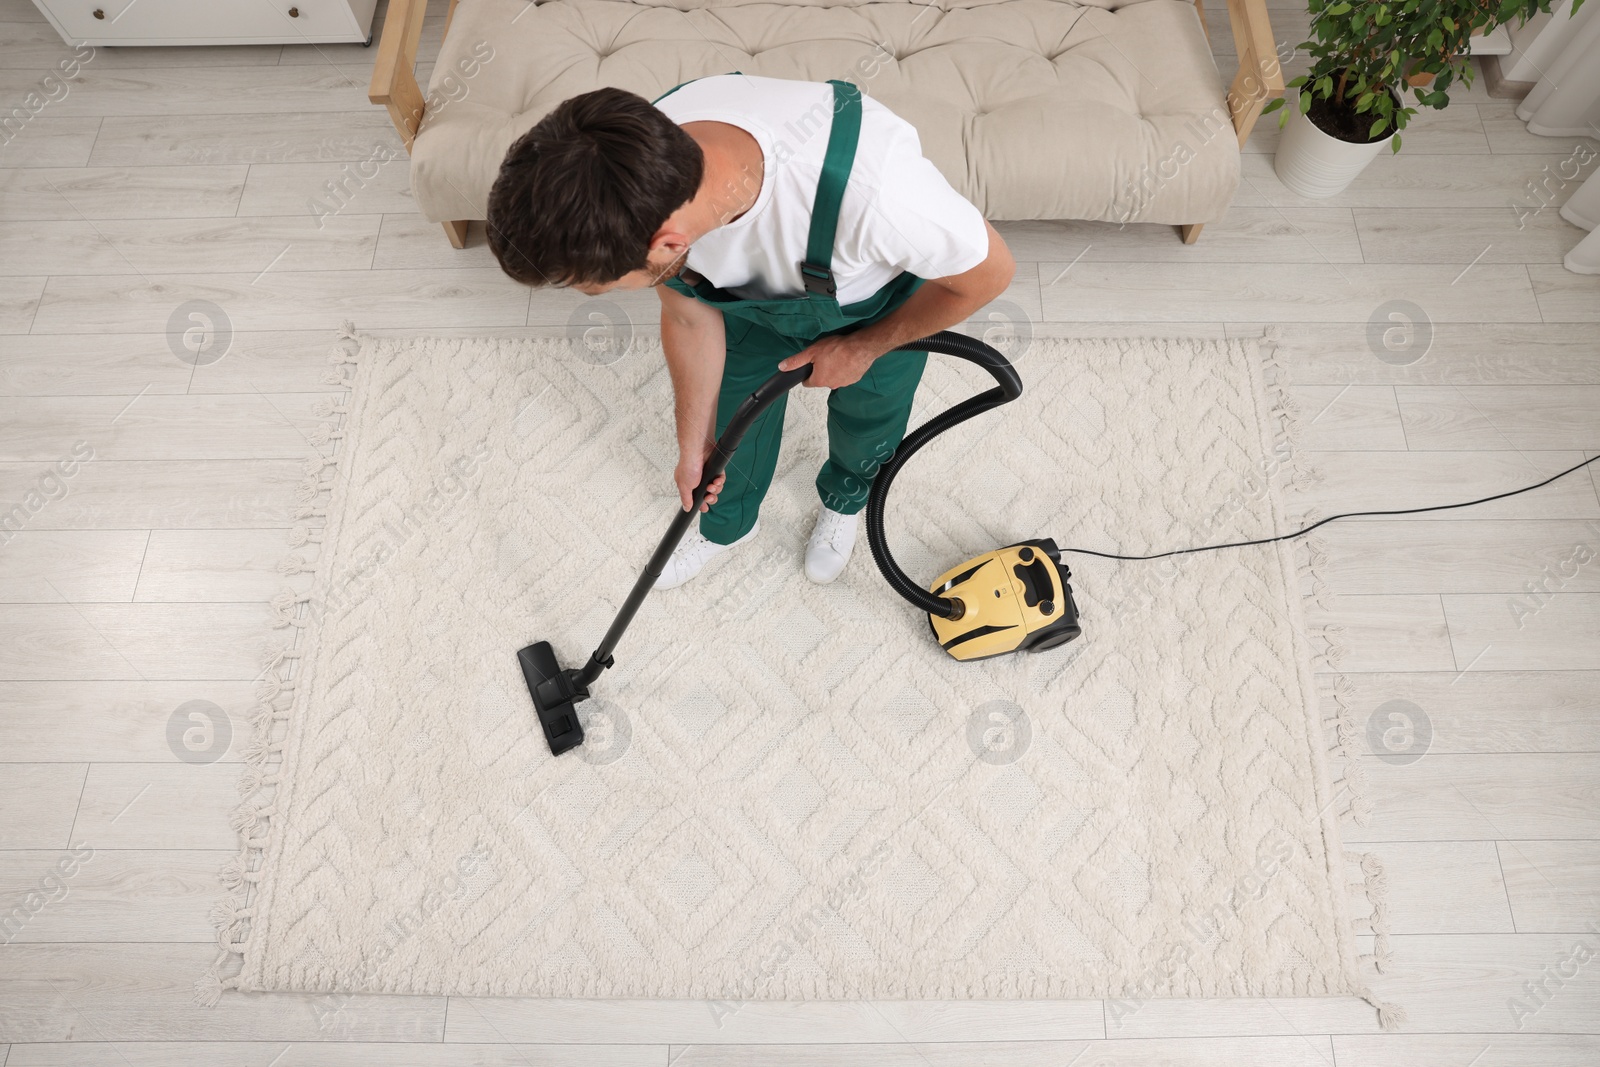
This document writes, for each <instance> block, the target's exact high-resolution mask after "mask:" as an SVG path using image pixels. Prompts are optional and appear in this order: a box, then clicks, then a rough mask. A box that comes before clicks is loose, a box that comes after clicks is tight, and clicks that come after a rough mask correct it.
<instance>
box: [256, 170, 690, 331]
mask: <svg viewBox="0 0 1600 1067" xmlns="http://www.w3.org/2000/svg"><path fill="white" fill-rule="evenodd" d="M401 166H403V164H401ZM394 169H395V170H399V169H400V167H395V168H394ZM402 177H403V175H402ZM278 187H280V188H281V185H280V186H278ZM365 195H366V190H364V189H363V190H362V193H361V196H362V199H361V200H360V201H359V204H360V207H361V208H362V209H363V210H365V209H367V207H368V204H367V202H366V199H365ZM407 195H408V196H409V194H407ZM246 199H248V196H247V197H246ZM351 202H352V204H355V203H358V201H356V199H355V198H354V197H352V198H351ZM496 265H497V264H496V263H495V258H494V253H493V252H490V251H489V243H488V241H487V239H486V238H485V237H484V234H483V229H482V227H481V226H477V225H474V226H473V227H472V230H471V232H470V233H469V234H468V237H467V247H466V248H453V247H451V245H450V242H449V241H447V240H445V236H444V231H443V230H442V229H441V228H440V226H439V224H438V223H436V222H429V221H428V220H427V219H425V218H423V217H422V216H421V215H419V214H417V212H416V208H415V206H412V207H410V208H407V209H402V210H401V211H398V212H393V213H390V214H386V215H384V216H383V230H382V231H381V232H380V233H379V234H378V252H377V255H376V256H375V257H374V258H373V260H372V268H373V269H374V270H408V269H418V268H436V269H439V270H454V269H456V268H457V267H494V266H496ZM652 299H654V295H653V294H652ZM657 302H658V303H659V301H657Z"/></svg>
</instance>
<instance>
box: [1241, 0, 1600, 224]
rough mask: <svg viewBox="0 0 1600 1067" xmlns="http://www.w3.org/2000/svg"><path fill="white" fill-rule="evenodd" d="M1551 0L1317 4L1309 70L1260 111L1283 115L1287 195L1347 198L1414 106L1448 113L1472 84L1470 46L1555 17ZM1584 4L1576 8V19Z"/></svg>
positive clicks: (1282, 171) (1305, 45) (1321, 0)
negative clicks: (1456, 91) (1511, 27)
mask: <svg viewBox="0 0 1600 1067" xmlns="http://www.w3.org/2000/svg"><path fill="white" fill-rule="evenodd" d="M1550 3H1551V0H1376V2H1360V0H1357V2H1352V0H1310V4H1311V8H1310V10H1311V16H1312V18H1311V39H1310V40H1308V41H1305V42H1302V43H1301V44H1300V46H1299V47H1300V48H1301V49H1304V50H1305V51H1306V52H1307V53H1308V54H1309V55H1310V56H1311V60H1312V62H1311V70H1310V71H1309V72H1307V73H1306V74H1303V75H1301V76H1300V77H1298V78H1294V79H1292V80H1291V81H1290V82H1289V83H1288V84H1287V85H1286V86H1285V87H1284V95H1283V96H1282V97H1280V98H1279V99H1277V100H1273V101H1272V102H1270V103H1269V104H1267V106H1266V107H1265V108H1264V109H1263V113H1265V112H1268V111H1274V110H1276V109H1277V108H1279V107H1283V105H1284V104H1285V103H1286V102H1290V101H1292V102H1293V103H1294V105H1295V106H1294V107H1285V108H1284V112H1283V116H1282V118H1281V119H1280V120H1279V125H1280V126H1283V127H1285V129H1284V134H1283V138H1282V140H1281V141H1280V142H1279V144H1278V152H1277V156H1276V157H1275V158H1274V160H1273V168H1274V169H1275V170H1276V171H1277V172H1278V177H1279V179H1280V180H1281V181H1282V182H1283V184H1284V185H1285V186H1287V187H1288V188H1289V189H1290V191H1292V192H1295V193H1298V194H1300V195H1301V196H1308V197H1326V196H1333V195H1334V194H1336V193H1339V192H1342V191H1343V190H1344V189H1345V188H1346V187H1347V186H1348V185H1349V184H1350V183H1351V182H1353V181H1354V180H1355V179H1356V176H1357V175H1358V174H1360V173H1361V171H1362V170H1363V169H1364V168H1365V167H1366V165H1367V164H1368V163H1370V162H1371V161H1372V160H1373V159H1374V158H1375V157H1376V156H1377V155H1378V153H1380V152H1381V151H1383V147H1384V146H1385V145H1388V146H1389V148H1390V151H1393V152H1398V151H1400V131H1401V130H1403V129H1405V127H1406V123H1407V122H1408V121H1409V120H1410V118H1411V116H1413V115H1415V114H1416V113H1417V109H1416V107H1414V106H1412V105H1411V104H1410V103H1408V102H1407V100H1406V97H1405V95H1404V94H1405V92H1406V90H1407V89H1408V88H1409V89H1410V90H1411V91H1412V92H1413V93H1414V94H1415V95H1414V100H1415V103H1416V104H1418V105H1421V106H1423V107H1432V108H1442V107H1445V106H1447V105H1448V104H1449V103H1450V95H1449V89H1450V86H1451V85H1452V84H1454V83H1455V82H1457V81H1459V82H1461V84H1463V85H1468V86H1470V85H1471V84H1472V77H1473V69H1472V65H1471V56H1470V50H1471V39H1472V37H1473V36H1475V35H1477V34H1482V33H1487V32H1489V31H1490V30H1492V29H1494V28H1495V27H1496V26H1499V25H1501V24H1502V23H1505V22H1509V21H1511V20H1512V19H1518V20H1522V21H1525V20H1527V19H1529V18H1532V17H1533V15H1534V14H1536V13H1537V12H1541V11H1544V12H1548V11H1549V10H1550ZM1582 3H1583V0H1575V2H1574V3H1573V5H1572V10H1573V12H1574V13H1576V12H1577V10H1578V8H1579V6H1580V5H1581V4H1582Z"/></svg>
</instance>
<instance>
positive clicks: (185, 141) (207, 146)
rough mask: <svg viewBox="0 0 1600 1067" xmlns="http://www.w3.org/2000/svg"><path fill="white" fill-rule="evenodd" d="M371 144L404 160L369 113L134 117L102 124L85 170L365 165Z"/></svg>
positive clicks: (377, 116) (381, 120)
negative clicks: (353, 162)
mask: <svg viewBox="0 0 1600 1067" xmlns="http://www.w3.org/2000/svg"><path fill="white" fill-rule="evenodd" d="M283 69H285V70H289V72H290V73H295V71H294V70H292V69H291V68H283ZM376 144H387V145H388V146H389V147H390V148H392V149H394V150H395V151H396V152H398V153H400V154H401V155H402V156H403V155H404V153H405V148H404V146H403V145H401V143H400V139H399V136H398V135H397V134H396V133H395V132H394V125H393V124H392V123H391V122H390V121H389V116H388V115H386V114H384V113H383V112H381V111H379V110H378V109H376V108H373V107H365V108H361V109H359V110H352V111H344V112H335V113H331V114H316V113H311V114H303V113H302V114H297V113H290V112H268V113H266V114H258V115H251V116H250V117H249V120H248V121H241V119H240V118H239V117H237V116H234V115H188V116H185V117H183V118H164V117H161V116H159V115H152V116H132V117H129V118H121V117H119V118H118V119H117V121H116V122H115V123H107V124H106V126H105V128H104V129H102V130H101V131H100V138H99V140H97V141H96V142H95V145H94V152H93V153H92V154H91V155H90V157H89V163H90V165H91V166H95V167H123V166H150V165H157V166H161V165H173V164H213V165H215V164H223V163H310V162H324V163H326V162H334V161H338V160H362V159H367V158H368V157H370V156H371V155H372V149H373V146H374V145H376ZM333 170H334V173H335V174H336V173H337V172H338V168H337V167H335V168H333ZM332 176H333V175H330V177H332Z"/></svg>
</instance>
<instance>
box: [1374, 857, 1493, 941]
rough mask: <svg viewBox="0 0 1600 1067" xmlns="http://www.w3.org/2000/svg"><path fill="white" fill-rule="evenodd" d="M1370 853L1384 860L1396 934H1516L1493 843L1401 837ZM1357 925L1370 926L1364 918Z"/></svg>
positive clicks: (1389, 910)
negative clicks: (1404, 838) (1405, 839)
mask: <svg viewBox="0 0 1600 1067" xmlns="http://www.w3.org/2000/svg"><path fill="white" fill-rule="evenodd" d="M1367 851H1369V852H1374V853H1376V854H1377V856H1378V858H1379V859H1380V860H1382V861H1383V873H1384V876H1385V877H1386V878H1387V879H1388V890H1387V899H1388V914H1389V930H1390V931H1391V932H1392V933H1396V934H1509V933H1515V932H1516V929H1515V927H1514V926H1513V925H1512V922H1511V905H1510V904H1509V903H1508V902H1507V899H1506V886H1505V882H1504V880H1503V879H1502V878H1501V876H1500V859H1499V854H1498V853H1497V852H1496V851H1495V843H1494V842H1493V841H1452V842H1448V843H1442V842H1435V841H1403V842H1399V841H1397V842H1387V843H1384V844H1378V845H1372V846H1369V848H1368V849H1367ZM1358 928H1360V929H1368V930H1370V926H1369V924H1368V923H1367V922H1365V921H1364V920H1362V921H1358Z"/></svg>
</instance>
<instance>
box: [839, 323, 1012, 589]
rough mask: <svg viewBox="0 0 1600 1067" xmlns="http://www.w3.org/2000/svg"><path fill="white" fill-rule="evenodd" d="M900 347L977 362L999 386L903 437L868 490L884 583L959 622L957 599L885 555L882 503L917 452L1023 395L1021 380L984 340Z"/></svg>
mask: <svg viewBox="0 0 1600 1067" xmlns="http://www.w3.org/2000/svg"><path fill="white" fill-rule="evenodd" d="M899 349H910V350H912V351H919V352H937V353H939V354H940V355H945V356H956V357H958V358H960V359H964V360H967V361H968V362H970V363H976V364H977V365H978V366H980V367H982V368H983V369H984V370H986V371H988V372H989V373H990V374H991V375H993V376H994V380H995V382H996V383H997V384H996V385H995V387H994V388H993V389H990V390H987V391H985V392H982V393H979V394H978V395H977V396H974V397H970V398H968V399H966V400H963V401H962V402H961V403H959V404H957V405H956V406H955V407H953V408H950V409H949V410H948V411H942V412H940V413H939V414H938V415H935V416H934V417H933V418H931V419H929V420H928V421H927V422H925V423H923V424H922V425H921V426H918V427H917V428H916V429H915V430H913V431H912V432H911V433H909V434H907V435H906V437H905V439H904V440H902V441H901V442H900V447H899V448H897V449H895V450H894V455H892V456H890V457H889V461H888V462H887V463H885V464H884V465H883V467H882V468H881V469H880V470H879V471H878V474H877V477H875V478H874V479H873V480H872V491H871V493H869V494H868V496H867V543H868V544H869V545H871V546H872V558H873V560H874V561H875V562H876V563H877V564H878V570H880V571H882V572H883V578H884V581H886V582H888V583H889V585H890V586H892V587H893V588H894V591H895V592H897V593H899V594H900V595H901V596H903V597H905V598H906V599H907V600H909V601H910V602H911V603H912V604H914V605H916V606H917V607H918V608H920V609H921V610H923V611H925V612H927V613H928V614H929V615H937V616H939V617H940V618H942V619H959V618H960V617H961V614H962V611H963V608H962V605H961V602H960V601H959V600H953V599H951V598H949V597H941V596H935V595H934V594H932V593H930V592H928V591H927V590H926V589H924V588H923V587H922V586H920V585H918V584H917V583H916V582H914V581H912V580H911V579H910V578H908V577H906V573H905V571H903V570H901V569H900V565H899V564H897V563H896V562H895V561H894V556H892V555H890V554H889V541H888V538H886V537H885V536H884V533H883V513H884V508H885V502H886V501H887V500H888V497H889V486H890V485H891V484H893V482H894V476H895V475H896V474H898V473H900V468H901V467H903V466H905V464H906V461H907V460H909V459H910V458H911V457H912V456H914V455H916V453H917V450H918V449H920V448H921V447H922V446H923V445H925V444H927V443H928V442H929V441H931V440H933V439H934V438H935V437H938V436H939V435H940V434H942V433H944V432H945V431H946V430H948V429H950V428H951V427H953V426H957V425H959V424H961V423H963V422H966V421H967V420H968V419H970V418H972V417H973V416H974V415H979V414H982V413H983V412H985V411H988V410H989V409H990V408H997V407H999V406H1000V405H1001V404H1005V403H1009V402H1010V401H1012V400H1015V399H1016V398H1017V397H1019V396H1021V395H1022V379H1021V378H1020V377H1018V376H1017V370H1016V368H1015V367H1013V366H1012V365H1011V362H1010V360H1008V359H1006V357H1005V356H1003V355H1001V354H1000V353H999V352H998V351H996V350H995V349H993V348H991V347H990V346H989V345H986V344H984V343H983V342H982V341H979V340H976V339H974V338H971V337H968V336H966V335H965V334H959V333H952V332H950V331H949V330H941V331H940V332H939V333H936V334H934V335H933V336H932V337H924V338H923V339H922V340H920V341H912V342H911V343H909V344H904V345H900V346H899V347H898V349H897V351H898V350H899Z"/></svg>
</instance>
